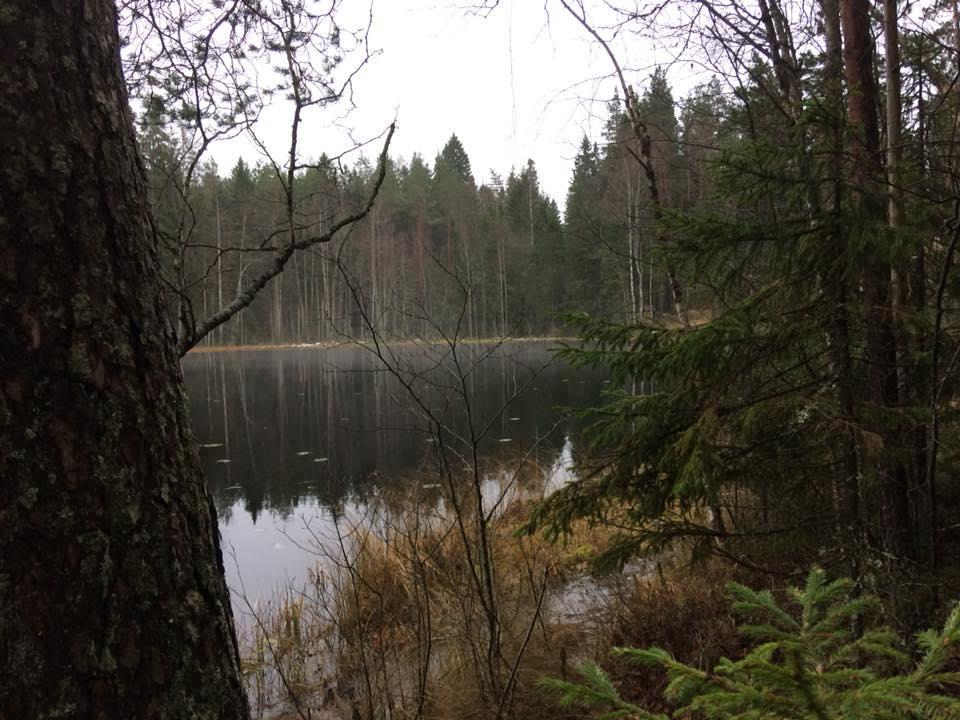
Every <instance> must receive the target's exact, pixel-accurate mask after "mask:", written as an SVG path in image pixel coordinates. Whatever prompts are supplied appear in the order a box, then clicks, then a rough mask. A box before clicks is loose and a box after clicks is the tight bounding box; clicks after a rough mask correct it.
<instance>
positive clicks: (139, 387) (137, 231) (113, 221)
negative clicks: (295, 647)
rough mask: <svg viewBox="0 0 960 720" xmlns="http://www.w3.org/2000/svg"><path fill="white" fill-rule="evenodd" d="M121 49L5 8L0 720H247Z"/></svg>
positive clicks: (87, 20)
mask: <svg viewBox="0 0 960 720" xmlns="http://www.w3.org/2000/svg"><path fill="white" fill-rule="evenodd" d="M118 42H119V41H118V37H117V31H116V17H115V9H114V7H113V6H112V4H111V3H110V2H108V1H107V0H63V1H62V2H57V3H44V4H42V5H39V6H38V5H36V4H35V3H32V2H27V1H26V0H4V1H3V2H2V3H0V156H2V157H3V163H2V165H0V720H8V719H9V720H14V719H15V718H16V719H19V718H28V717H29V718H54V717H70V718H134V717H136V718H218V719H219V718H243V717H246V715H247V708H246V699H245V695H244V692H243V688H242V685H241V683H240V678H239V657H238V653H237V647H236V641H235V638H234V634H233V625H232V618H231V616H230V602H229V595H228V591H227V588H226V586H225V583H224V580H223V572H222V559H221V557H220V549H219V540H218V536H217V528H216V521H215V518H214V517H213V516H212V514H211V511H210V503H209V497H208V495H207V492H206V489H205V486H204V483H203V478H202V477H201V473H200V466H199V458H198V456H197V452H196V448H195V444H194V442H193V438H192V435H191V432H190V428H189V422H188V416H187V411H186V400H185V397H184V393H183V389H182V380H181V377H180V370H179V365H178V359H177V353H176V349H175V338H174V334H173V330H172V327H171V324H170V321H169V316H168V313H167V312H166V309H165V308H164V306H163V297H162V293H161V288H160V284H159V279H158V278H159V275H158V272H157V248H156V241H155V238H154V237H153V236H152V234H151V232H150V227H151V223H150V218H149V210H148V207H147V203H146V196H145V192H144V185H143V179H142V170H141V167H140V165H139V161H138V159H137V156H136V149H135V144H134V140H133V133H132V124H131V118H130V113H129V108H128V107H127V101H126V96H125V91H124V86H123V81H122V77H121V75H120V64H119V50H118V47H119V45H118Z"/></svg>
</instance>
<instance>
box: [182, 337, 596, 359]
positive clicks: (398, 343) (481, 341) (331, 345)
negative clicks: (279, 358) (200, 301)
mask: <svg viewBox="0 0 960 720" xmlns="http://www.w3.org/2000/svg"><path fill="white" fill-rule="evenodd" d="M576 339H577V338H575V337H562V336H556V337H554V336H545V337H507V338H458V339H457V341H456V342H457V345H493V344H497V343H502V344H517V343H547V342H572V341H576ZM372 344H373V343H372V342H371V341H370V340H328V341H326V342H315V343H264V344H260V345H197V346H196V347H193V348H191V349H190V350H189V352H188V353H187V354H188V355H193V354H195V353H196V354H199V353H218V352H259V351H262V350H335V349H337V348H342V347H357V346H361V347H369V346H370V345H372ZM380 344H381V345H389V346H391V347H405V346H406V347H415V346H417V345H448V344H450V341H449V340H443V339H441V338H437V339H436V340H420V339H415V340H384V341H382V342H381V343H380Z"/></svg>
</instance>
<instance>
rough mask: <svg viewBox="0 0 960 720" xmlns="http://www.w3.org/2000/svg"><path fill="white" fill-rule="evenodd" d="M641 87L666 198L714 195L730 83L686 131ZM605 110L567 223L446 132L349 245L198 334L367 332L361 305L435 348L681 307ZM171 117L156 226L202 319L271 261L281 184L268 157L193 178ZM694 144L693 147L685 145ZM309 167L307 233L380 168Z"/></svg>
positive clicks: (382, 197)
mask: <svg viewBox="0 0 960 720" xmlns="http://www.w3.org/2000/svg"><path fill="white" fill-rule="evenodd" d="M645 84H646V89H645V91H644V93H643V96H642V97H641V98H640V106H639V107H640V112H642V113H643V114H644V117H646V118H647V119H648V122H649V123H650V125H651V128H653V129H654V131H653V136H652V143H653V145H652V151H651V152H652V158H653V159H652V162H653V165H654V167H655V169H656V172H657V173H658V176H659V178H660V184H661V186H662V191H661V192H662V193H663V198H664V201H665V202H667V203H668V204H669V206H670V207H678V208H679V207H694V206H695V205H697V204H698V203H699V202H700V201H701V199H705V198H706V197H707V195H708V192H709V191H708V183H709V180H708V178H707V173H706V162H707V159H708V157H709V153H710V151H709V149H708V148H709V147H711V146H713V145H715V144H716V142H717V140H718V137H719V136H718V133H720V132H722V130H721V128H720V123H721V117H722V103H723V97H722V92H721V89H720V86H719V84H718V83H717V82H716V81H714V82H713V83H711V84H708V85H705V86H703V87H699V88H697V90H696V91H695V97H694V98H693V99H692V101H691V102H690V103H686V104H685V105H684V107H683V109H682V118H681V120H682V122H683V129H682V131H681V129H680V121H678V119H677V117H676V116H677V114H678V113H680V112H681V108H679V107H678V106H677V104H676V103H675V101H674V99H673V95H672V92H671V90H670V87H669V84H668V82H667V79H666V76H665V74H664V73H662V72H658V73H656V74H655V75H653V76H652V77H650V78H648V79H647V82H646V83H645ZM608 113H609V116H608V118H607V121H606V130H605V132H604V135H603V137H599V138H595V139H593V140H591V139H590V138H587V137H584V138H583V141H582V143H581V145H580V148H579V152H578V154H577V156H576V158H575V160H574V170H573V173H574V174H573V178H572V180H571V184H570V188H569V191H568V193H567V197H566V199H565V206H566V208H567V210H566V212H565V214H564V216H563V217H561V213H560V211H559V209H558V207H557V203H556V202H555V201H554V200H553V199H551V198H548V197H546V196H545V195H544V194H543V192H542V190H541V189H540V185H539V183H538V179H537V168H536V166H535V165H534V163H533V161H529V160H528V161H527V164H526V166H525V167H523V168H522V169H520V170H516V169H511V170H510V172H509V173H508V174H507V175H506V178H505V179H504V177H503V176H502V175H500V174H497V173H496V172H493V171H491V172H490V176H489V178H488V179H487V180H486V181H478V180H477V179H475V177H474V173H473V170H472V167H471V163H470V158H469V156H468V154H467V151H466V150H465V148H464V147H463V145H462V143H461V142H460V140H459V139H458V138H457V136H456V134H453V135H451V137H450V139H449V140H448V141H447V142H446V144H445V145H444V146H443V149H442V151H441V152H440V153H439V155H438V156H437V157H436V159H435V160H434V161H433V164H432V166H431V165H430V164H428V163H426V162H424V160H423V159H422V158H421V157H420V156H419V155H416V154H415V155H414V156H413V157H412V158H411V159H410V161H409V162H408V163H405V162H403V161H402V160H389V161H388V162H387V163H386V167H385V171H386V172H385V176H384V178H383V180H382V185H381V186H380V187H379V189H378V192H377V201H376V204H375V205H374V206H373V208H372V209H371V211H370V213H369V214H368V215H367V216H366V217H365V218H363V219H362V220H360V221H358V222H357V223H355V224H353V225H351V228H350V232H349V234H348V235H347V234H345V235H344V236H343V237H342V238H339V239H338V242H337V243H336V244H335V245H334V246H333V247H331V246H330V245H325V246H323V247H322V248H318V249H313V250H311V251H310V252H307V253H304V255H303V256H302V257H296V258H295V259H294V260H293V261H292V263H293V265H292V267H290V268H289V269H287V270H286V271H285V272H284V273H283V274H282V275H281V276H280V277H278V278H277V279H276V280H275V281H273V282H272V283H271V284H270V287H269V288H268V289H267V290H266V291H265V292H263V293H260V294H259V295H258V297H257V298H256V300H255V301H254V302H253V303H252V304H251V305H250V307H248V308H247V309H246V310H245V311H244V312H243V313H242V314H241V315H238V316H237V317H236V318H235V319H234V320H232V321H231V322H229V323H227V324H224V325H223V326H220V327H218V328H217V331H216V335H215V336H214V335H208V336H207V337H206V339H205V342H206V343H208V344H214V343H215V344H220V345H223V344H240V345H244V344H255V343H264V342H266V343H307V342H329V341H333V340H336V339H341V338H351V337H352V338H361V337H367V336H368V335H369V332H370V330H369V329H368V328H367V327H366V326H365V324H364V322H363V320H362V318H361V310H363V312H366V313H367V314H368V315H369V316H370V317H372V318H375V319H376V330H377V332H379V333H381V334H382V335H383V336H384V337H386V338H390V339H403V338H407V339H409V338H423V339H436V338H437V337H439V336H440V335H441V334H442V333H443V332H449V331H450V328H453V327H454V326H457V324H458V323H459V328H460V329H459V332H460V334H461V335H462V336H465V337H472V338H491V337H524V336H550V335H558V334H563V333H564V327H565V322H566V321H565V316H567V315H569V314H570V313H573V312H576V311H581V312H588V313H591V314H595V315H597V314H602V315H604V316H605V317H609V318H611V319H617V320H636V319H638V318H640V317H654V315H659V314H660V313H661V312H671V313H672V312H673V310H672V307H673V302H672V300H671V296H670V289H669V286H668V284H667V282H666V280H665V277H664V275H663V272H662V270H661V269H658V267H659V263H658V261H655V258H657V257H658V254H659V250H658V243H657V235H656V233H655V232H654V213H653V209H652V205H651V201H650V197H649V194H648V192H647V190H646V188H645V185H644V183H645V180H644V176H643V170H642V168H641V167H640V165H638V164H637V163H636V162H635V161H634V160H633V158H632V157H631V156H630V154H629V152H628V151H627V150H626V149H624V147H623V145H624V144H625V143H629V142H630V141H631V140H630V139H631V137H632V135H631V130H630V127H629V122H628V120H627V117H626V115H625V114H624V113H623V110H622V108H621V107H620V101H619V99H618V98H616V97H614V98H612V99H611V101H610V103H609V108H608ZM161 120H162V115H161V114H159V113H154V114H153V115H151V114H149V113H146V114H145V115H144V117H143V118H142V119H141V123H140V134H139V138H140V147H141V149H142V152H143V155H144V159H145V162H146V163H147V167H148V181H149V183H150V188H151V191H152V193H153V196H152V197H153V204H154V207H155V208H156V211H155V220H156V222H157V226H158V229H159V230H160V232H161V233H162V236H163V237H166V238H168V239H169V247H170V248H171V252H170V253H169V254H168V256H167V264H166V270H167V272H168V273H169V274H170V282H171V285H172V286H173V287H177V288H182V289H183V293H184V295H185V296H186V302H187V303H188V304H189V305H190V306H191V307H196V308H198V312H199V313H203V315H206V314H209V313H210V312H213V311H215V310H216V309H219V308H220V307H222V306H224V305H225V304H226V302H229V301H231V300H233V299H234V297H235V296H236V295H237V294H238V293H240V292H241V291H242V289H243V280H244V277H245V276H248V275H250V274H256V272H257V270H258V267H259V265H260V264H262V263H263V262H265V260H264V259H263V258H262V257H258V252H259V250H260V249H259V248H258V243H259V242H260V240H259V239H260V238H263V237H267V236H269V235H270V234H271V233H272V232H274V231H275V230H276V229H277V227H278V224H279V225H281V226H283V225H284V223H285V222H286V220H285V219H283V217H282V216H283V213H282V212H281V210H282V208H283V204H284V201H283V197H284V194H285V190H284V188H283V185H282V183H281V182H280V181H278V179H277V176H276V173H275V172H274V170H273V168H271V167H270V166H269V165H266V164H260V165H257V164H254V163H251V162H247V161H245V160H243V159H242V158H241V159H240V160H238V161H237V164H236V165H235V166H234V167H233V168H232V169H230V170H229V171H228V172H225V173H224V175H223V176H222V177H221V175H220V174H219V173H218V170H217V168H216V167H215V166H214V165H212V164H206V165H203V166H200V167H196V168H194V169H193V172H194V173H195V174H196V176H197V178H196V180H193V178H191V177H188V176H186V175H185V174H184V168H185V167H187V166H189V165H190V163H191V160H192V158H191V157H190V149H189V148H188V147H184V146H182V145H181V144H180V143H178V142H177V141H176V140H175V139H174V136H173V135H172V134H171V133H170V132H169V131H168V130H167V129H165V127H164V126H163V124H162V122H161ZM693 134H696V135H695V136H696V137H698V138H699V139H698V140H697V143H692V142H690V141H688V140H687V138H688V137H694V135H693ZM700 144H702V146H700ZM310 165H311V167H310V168H309V169H307V170H305V171H303V172H302V173H298V174H297V175H296V177H295V179H294V184H293V185H292V186H291V195H292V196H293V198H294V205H295V207H294V213H295V217H296V220H295V224H296V227H297V232H299V233H300V234H306V233H310V232H312V231H313V229H314V228H316V227H322V226H323V225H324V223H329V222H330V219H331V218H334V217H337V216H338V215H339V214H341V213H342V211H343V209H344V208H351V207H355V206H359V205H361V204H362V203H363V201H364V199H365V198H366V197H367V196H368V195H369V193H370V191H371V188H372V187H373V186H374V184H375V182H376V180H377V174H378V168H377V167H375V166H373V165H372V164H371V163H370V162H369V161H367V160H361V161H359V162H358V163H357V164H355V165H354V166H352V167H348V168H344V169H341V168H339V167H338V166H337V164H336V163H334V161H332V160H330V159H329V158H325V157H321V158H319V159H318V160H317V161H316V162H312V163H310ZM661 244H662V243H661ZM259 254H261V255H262V253H259ZM353 291H359V292H360V293H361V295H362V307H361V304H360V303H358V302H357V301H356V298H355V297H354V295H353ZM668 309H669V310H668Z"/></svg>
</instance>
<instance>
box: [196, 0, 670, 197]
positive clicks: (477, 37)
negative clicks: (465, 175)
mask: <svg viewBox="0 0 960 720" xmlns="http://www.w3.org/2000/svg"><path fill="white" fill-rule="evenodd" d="M457 1H458V2H460V3H461V6H460V7H457V5H456V4H455V0H374V5H373V25H372V29H371V33H370V45H371V47H372V48H373V49H375V50H379V51H380V52H379V54H378V55H377V57H375V58H374V59H373V60H372V61H371V62H370V63H369V64H368V65H367V67H365V68H364V69H363V70H362V71H361V73H360V74H359V75H358V77H357V79H356V81H355V93H354V101H355V103H356V106H357V107H356V109H355V110H354V111H353V112H352V113H351V114H350V115H349V116H347V117H346V118H345V119H344V120H343V121H341V122H340V123H339V124H341V125H343V126H346V127H349V128H350V129H352V130H353V131H354V134H355V136H356V137H364V136H370V135H372V134H376V133H377V132H379V131H380V130H382V129H383V128H384V127H385V126H386V125H387V124H389V122H390V121H391V120H392V119H393V117H394V115H396V117H397V120H398V129H397V133H396V136H395V138H394V144H393V150H392V152H391V155H392V156H393V157H402V158H404V159H405V160H409V158H410V157H411V155H412V154H413V153H414V152H419V153H420V154H421V155H422V156H423V157H424V159H425V160H426V161H427V162H428V163H429V164H431V165H432V164H433V160H434V158H435V157H436V154H437V153H438V152H439V150H440V149H441V148H442V147H443V144H444V143H445V142H446V140H447V139H448V138H449V137H450V135H451V134H452V133H456V134H457V135H458V136H459V137H460V139H461V141H462V142H463V144H464V147H465V148H466V150H467V153H468V154H469V156H470V160H471V163H472V166H473V173H474V177H475V178H476V179H477V181H478V182H488V181H489V179H490V171H491V170H495V171H497V172H499V173H501V174H502V175H503V176H506V175H507V174H508V173H509V171H510V169H511V168H512V167H513V168H521V167H522V166H523V165H524V164H525V163H526V161H527V158H533V160H534V161H535V162H536V164H537V168H538V171H539V174H540V180H541V186H542V187H543V189H544V190H545V192H546V193H547V194H549V195H550V196H551V197H553V198H555V199H556V200H557V202H558V203H560V205H561V207H562V205H563V200H564V196H565V194H566V189H567V184H568V182H569V179H570V172H571V169H572V164H573V157H574V156H575V154H576V150H577V146H578V144H579V142H580V138H581V137H582V136H583V134H584V133H586V134H587V135H588V136H590V137H591V138H592V139H597V140H598V139H599V138H600V129H601V128H602V124H603V120H604V115H605V101H606V100H607V99H609V98H610V97H611V95H612V93H613V90H614V83H613V81H612V80H611V79H610V78H609V74H610V70H611V67H610V64H609V60H608V59H607V58H606V56H605V55H603V54H602V50H601V49H600V48H599V47H598V46H597V45H596V43H593V42H591V41H590V39H589V38H588V37H587V36H586V35H585V33H584V32H583V30H582V28H580V26H578V25H577V24H576V23H575V21H574V20H573V19H572V18H571V17H569V16H568V15H567V14H566V12H565V11H564V10H563V8H562V7H561V6H560V4H559V3H558V2H556V0H547V2H546V3H544V2H543V0H502V2H501V4H500V6H499V7H498V8H497V9H496V10H494V11H493V12H491V13H490V14H489V15H488V16H486V17H479V16H477V15H474V14H471V13H469V12H468V11H467V10H465V9H464V8H463V3H464V2H466V1H467V0H457ZM545 5H546V7H545ZM369 7H370V6H369V2H368V0H345V4H344V11H343V12H342V13H341V15H340V17H341V18H342V24H343V25H344V26H345V27H349V26H350V25H351V24H355V25H360V24H362V23H363V21H364V18H365V17H366V14H367V12H368V10H369ZM352 13H356V15H352ZM631 42H632V44H631V45H629V46H628V45H625V44H623V43H618V44H617V49H618V53H622V54H623V58H622V60H621V62H622V63H623V64H624V65H630V66H631V67H633V68H634V70H633V71H632V77H631V81H632V82H635V83H636V84H638V85H639V84H641V83H642V82H643V81H645V79H646V78H647V77H648V76H649V74H650V72H652V70H653V68H654V67H655V66H656V64H657V63H658V62H661V63H664V62H667V61H668V58H667V57H665V56H663V57H660V58H658V57H657V56H656V52H655V51H654V50H653V49H652V48H651V47H650V46H649V45H648V44H645V43H644V42H643V41H637V40H633V41H631ZM645 45H646V46H645ZM673 75H674V73H671V80H673V81H674V82H677V81H678V80H679V84H680V85H681V86H682V85H686V84H688V83H685V82H684V78H674V77H673ZM286 117H287V115H286V109H285V108H283V107H280V106H278V107H274V108H272V109H271V110H270V112H268V113H266V114H265V115H264V122H263V125H262V127H264V128H268V130H267V131H266V132H265V136H266V137H267V138H268V139H269V142H270V144H271V145H272V148H273V149H274V150H276V151H280V152H282V150H281V148H282V147H283V146H284V144H285V143H286V142H287V140H286V137H287V135H286V134H287V128H288V127H289V125H288V124H287V121H286ZM337 124H338V123H337V118H336V114H334V113H331V112H329V111H327V112H326V113H324V114H319V115H314V116H311V117H310V118H308V119H307V121H306V123H305V125H304V132H303V136H304V137H305V138H306V141H305V143H304V154H305V156H308V157H315V156H317V155H319V154H320V153H321V152H324V151H325V152H327V153H328V154H336V153H337V152H339V151H341V150H342V149H344V148H346V147H348V146H349V141H348V140H347V139H346V136H345V134H344V132H343V130H342V129H339V130H338V129H336V128H335V127H332V126H334V125H337ZM241 151H242V152H243V154H244V155H245V156H246V157H250V156H251V155H252V154H253V151H252V150H250V149H249V148H247V149H242V148H241V146H240V144H239V143H236V142H235V143H231V144H228V145H225V146H222V147H220V148H219V149H218V150H217V151H216V152H215V153H214V156H215V158H216V159H217V161H218V164H219V165H220V167H221V168H223V169H224V170H225V169H226V168H228V167H229V166H231V165H232V164H233V163H234V162H235V161H236V158H237V155H238V154H239V153H240V152H241ZM366 154H367V155H368V156H374V155H375V154H376V150H375V149H374V148H370V149H369V150H368V151H367V153H366Z"/></svg>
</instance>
